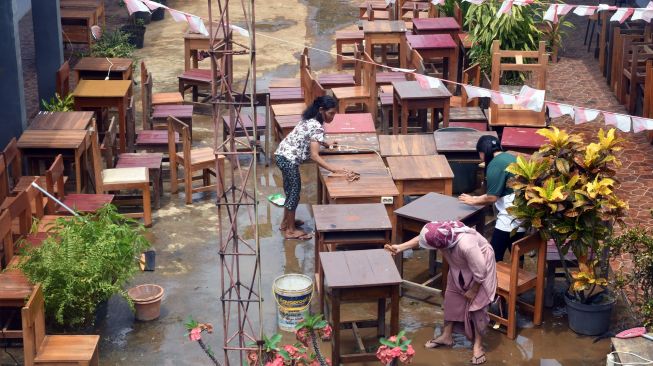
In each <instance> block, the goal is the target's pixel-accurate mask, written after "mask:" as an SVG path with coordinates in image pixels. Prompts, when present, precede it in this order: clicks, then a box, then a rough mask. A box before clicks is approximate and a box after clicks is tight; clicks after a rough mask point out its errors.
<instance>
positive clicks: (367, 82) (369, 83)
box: [361, 52, 378, 99]
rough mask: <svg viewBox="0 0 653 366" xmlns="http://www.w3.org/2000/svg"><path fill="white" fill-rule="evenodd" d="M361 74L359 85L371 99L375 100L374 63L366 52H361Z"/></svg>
mask: <svg viewBox="0 0 653 366" xmlns="http://www.w3.org/2000/svg"><path fill="white" fill-rule="evenodd" d="M362 61H363V74H362V75H361V85H363V86H365V87H366V88H367V90H368V91H369V93H370V96H371V97H372V98H375V99H376V98H377V94H378V92H377V89H376V62H374V60H372V58H371V57H370V55H368V54H367V52H363V56H362Z"/></svg>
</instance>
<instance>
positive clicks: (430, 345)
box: [424, 338, 453, 349]
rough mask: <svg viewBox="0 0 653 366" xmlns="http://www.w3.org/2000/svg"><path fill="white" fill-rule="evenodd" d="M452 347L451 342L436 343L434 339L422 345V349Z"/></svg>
mask: <svg viewBox="0 0 653 366" xmlns="http://www.w3.org/2000/svg"><path fill="white" fill-rule="evenodd" d="M452 346H453V342H451V343H442V342H438V341H436V340H435V338H433V339H431V340H429V341H427V342H426V343H425V344H424V348H429V349H433V348H442V347H452Z"/></svg>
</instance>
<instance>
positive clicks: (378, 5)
mask: <svg viewBox="0 0 653 366" xmlns="http://www.w3.org/2000/svg"><path fill="white" fill-rule="evenodd" d="M367 4H370V5H372V9H374V10H383V9H387V8H388V7H389V6H390V5H389V4H388V3H386V2H385V0H379V1H376V0H368V1H364V2H362V3H360V4H359V5H358V7H359V8H361V9H367Z"/></svg>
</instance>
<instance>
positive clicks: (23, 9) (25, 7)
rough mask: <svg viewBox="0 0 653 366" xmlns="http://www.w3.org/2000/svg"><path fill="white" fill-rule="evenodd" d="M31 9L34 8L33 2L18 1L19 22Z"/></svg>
mask: <svg viewBox="0 0 653 366" xmlns="http://www.w3.org/2000/svg"><path fill="white" fill-rule="evenodd" d="M2 1H9V2H11V0H2ZM31 8H32V1H31V0H16V19H17V20H20V19H22V18H23V17H24V16H25V14H27V12H28V11H29V10H30V9H31Z"/></svg>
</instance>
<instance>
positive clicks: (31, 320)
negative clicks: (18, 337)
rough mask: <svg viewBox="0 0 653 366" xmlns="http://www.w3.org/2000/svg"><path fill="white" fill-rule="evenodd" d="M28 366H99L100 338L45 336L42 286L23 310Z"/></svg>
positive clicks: (36, 290) (24, 350) (35, 290)
mask: <svg viewBox="0 0 653 366" xmlns="http://www.w3.org/2000/svg"><path fill="white" fill-rule="evenodd" d="M21 315H22V323H23V352H24V355H25V356H24V357H25V359H24V361H25V366H34V365H51V366H56V365H68V364H70V365H79V366H82V365H84V366H91V365H99V364H100V361H99V353H98V343H99V341H100V336H98V335H46V334H45V301H44V298H43V290H42V289H41V284H37V285H36V286H34V290H33V291H32V295H31V296H30V297H29V300H27V303H26V304H25V306H23V309H22V310H21Z"/></svg>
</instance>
